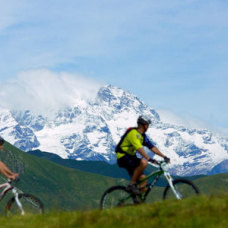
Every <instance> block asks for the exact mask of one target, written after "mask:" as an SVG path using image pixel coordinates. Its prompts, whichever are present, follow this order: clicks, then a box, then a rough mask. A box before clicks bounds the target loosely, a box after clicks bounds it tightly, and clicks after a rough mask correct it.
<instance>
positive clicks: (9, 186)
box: [0, 180, 25, 215]
mask: <svg viewBox="0 0 228 228" xmlns="http://www.w3.org/2000/svg"><path fill="white" fill-rule="evenodd" d="M1 188H4V189H3V190H2V192H1V194H0V201H1V200H2V199H3V198H4V196H5V195H6V193H7V192H8V191H10V190H11V191H12V193H13V195H14V197H15V202H16V204H17V206H18V208H19V209H20V211H21V215H24V214H25V212H24V210H23V207H22V204H21V202H20V200H19V192H18V190H17V189H16V188H14V186H13V185H12V184H11V180H8V182H6V183H3V184H0V189H1Z"/></svg>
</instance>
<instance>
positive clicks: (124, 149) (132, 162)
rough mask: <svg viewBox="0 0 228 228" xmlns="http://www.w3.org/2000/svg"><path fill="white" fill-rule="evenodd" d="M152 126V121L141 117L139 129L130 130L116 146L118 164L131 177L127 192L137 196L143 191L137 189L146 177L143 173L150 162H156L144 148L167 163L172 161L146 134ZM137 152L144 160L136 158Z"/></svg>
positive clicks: (138, 124) (138, 122) (138, 121)
mask: <svg viewBox="0 0 228 228" xmlns="http://www.w3.org/2000/svg"><path fill="white" fill-rule="evenodd" d="M150 124H151V120H150V119H149V118H148V117H147V116H139V118H138V120H137V127H135V128H129V129H128V130H127V131H126V132H125V134H124V135H123V136H122V137H121V140H120V141H119V143H118V145H117V146H116V156H117V163H118V165H119V167H122V168H125V169H126V170H127V171H128V174H129V175H130V177H131V181H130V184H129V185H128V186H127V190H128V191H131V192H133V193H135V194H141V191H140V190H139V189H138V188H137V187H136V182H137V181H138V180H141V179H143V178H145V177H146V175H145V174H144V173H143V171H144V170H145V168H146V167H147V165H148V161H150V162H155V160H154V159H152V158H150V157H149V156H148V154H147V153H146V152H145V150H144V149H143V146H146V147H147V148H148V149H150V150H151V151H152V152H153V153H155V154H157V155H159V156H161V157H162V158H164V160H165V162H167V163H169V162H170V159H169V158H168V157H166V156H165V155H164V154H163V153H161V152H160V150H159V149H158V148H157V147H156V146H154V145H153V143H152V142H151V141H150V139H149V138H148V137H147V135H146V134H145V133H146V131H147V129H148V128H149V125H150ZM137 151H138V152H139V154H141V156H142V157H143V158H138V157H137V156H136V152H137ZM145 185H146V183H145V182H144V183H142V185H141V187H142V190H143V187H144V186H145Z"/></svg>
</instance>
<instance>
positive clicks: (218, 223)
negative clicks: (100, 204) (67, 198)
mask: <svg viewBox="0 0 228 228" xmlns="http://www.w3.org/2000/svg"><path fill="white" fill-rule="evenodd" d="M227 224H228V194H222V195H218V196H212V197H207V196H199V197H194V198H189V199H186V200H182V201H177V200H172V201H163V202H159V203H158V202H155V203H153V204H142V205H138V206H131V207H125V208H116V209H110V210H104V211H99V210H92V211H72V212H51V213H47V214H44V215H35V216H33V215H26V216H17V217H11V218H6V217H0V227H4V228H5V227H6V228H7V227H12V228H14V227H24V228H26V227H29V228H30V227H32V228H36V227H37V228H38V227H39V228H40V227H42V228H48V227H53V228H54V227H55V228H56V227H59V228H62V227H64V228H65V227H99V228H101V227H109V228H110V227H119V228H120V227H140V228H142V227H194V228H195V227H200V228H202V227H207V228H208V227H216V228H220V227H221V228H225V227H227Z"/></svg>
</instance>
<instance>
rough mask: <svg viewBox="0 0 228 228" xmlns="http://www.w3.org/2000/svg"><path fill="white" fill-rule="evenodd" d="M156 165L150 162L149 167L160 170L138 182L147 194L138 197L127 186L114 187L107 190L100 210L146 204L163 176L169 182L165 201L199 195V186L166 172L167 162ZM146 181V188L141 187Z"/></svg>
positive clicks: (164, 193)
mask: <svg viewBox="0 0 228 228" xmlns="http://www.w3.org/2000/svg"><path fill="white" fill-rule="evenodd" d="M155 163H156V164H154V163H153V164H152V163H149V162H148V164H149V165H152V166H154V167H157V168H158V169H157V170H156V171H154V172H152V173H150V174H149V175H148V176H147V177H145V178H143V179H142V180H140V181H138V182H137V187H138V188H139V189H140V190H143V189H146V191H145V192H142V194H139V195H136V194H134V193H133V192H129V191H127V189H126V186H120V185H118V186H113V187H111V188H109V189H107V190H106V191H105V192H104V194H103V195H102V197H101V201H100V209H107V208H113V207H120V206H127V205H133V204H139V203H143V202H145V201H146V199H147V197H148V195H149V193H150V192H151V190H152V188H153V187H154V186H155V184H156V183H157V181H158V179H159V178H160V177H161V175H164V176H165V179H166V180H167V182H168V184H167V186H166V187H165V190H164V192H163V199H164V200H166V199H172V198H173V199H178V200H181V199H183V198H187V197H191V196H195V195H198V194H199V190H198V188H197V186H196V185H195V184H193V182H191V181H189V180H187V179H184V178H180V179H175V180H174V179H173V178H172V177H171V175H170V174H169V172H167V171H166V168H165V166H166V165H167V163H166V162H165V161H155ZM146 180H148V184H146V186H143V187H140V185H141V184H142V183H143V182H144V181H146ZM149 180H150V182H149Z"/></svg>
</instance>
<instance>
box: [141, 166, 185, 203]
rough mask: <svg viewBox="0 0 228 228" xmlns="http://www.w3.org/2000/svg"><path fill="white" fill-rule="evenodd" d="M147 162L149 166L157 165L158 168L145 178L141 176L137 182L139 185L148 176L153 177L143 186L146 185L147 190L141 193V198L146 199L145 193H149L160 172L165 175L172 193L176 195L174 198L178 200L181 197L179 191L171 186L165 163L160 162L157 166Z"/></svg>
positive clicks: (148, 177) (170, 177)
mask: <svg viewBox="0 0 228 228" xmlns="http://www.w3.org/2000/svg"><path fill="white" fill-rule="evenodd" d="M148 164H150V165H151V166H155V167H159V168H160V170H156V171H154V172H152V173H150V174H149V175H148V176H146V177H145V178H143V179H142V180H140V181H139V182H137V185H140V184H142V183H143V182H144V181H146V180H149V179H150V178H152V177H154V179H153V181H152V182H151V183H149V184H147V185H146V186H145V187H147V191H146V192H145V193H144V195H142V200H145V199H146V197H147V195H148V194H149V193H150V191H151V189H152V188H153V187H154V185H155V184H156V183H157V181H158V179H159V178H160V176H161V175H162V174H163V175H164V176H165V178H166V180H167V182H168V184H169V186H170V188H171V189H172V191H173V193H174V195H175V196H176V198H177V199H179V200H180V199H181V198H182V197H181V195H180V193H179V192H178V191H177V190H176V189H175V188H174V186H173V178H172V176H171V175H170V173H169V172H167V171H166V170H165V165H166V163H164V162H162V163H161V164H159V166H156V165H153V164H151V163H148ZM142 188H143V187H142Z"/></svg>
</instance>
